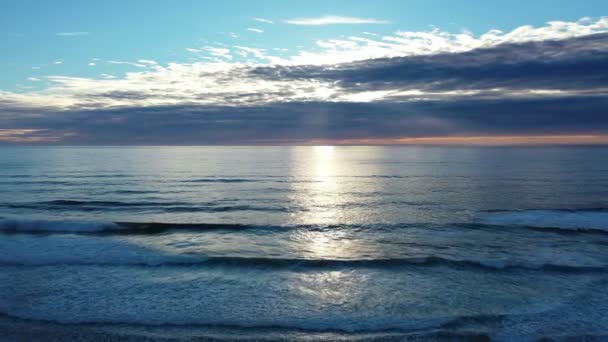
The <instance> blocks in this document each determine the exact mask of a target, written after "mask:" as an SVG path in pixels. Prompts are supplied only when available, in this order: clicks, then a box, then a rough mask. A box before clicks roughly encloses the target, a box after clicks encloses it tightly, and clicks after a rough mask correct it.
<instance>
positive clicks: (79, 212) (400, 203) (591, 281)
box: [0, 147, 608, 340]
mask: <svg viewBox="0 0 608 342" xmlns="http://www.w3.org/2000/svg"><path fill="white" fill-rule="evenodd" d="M607 194H608V148H602V147H534V148H456V147H450V148H445V147H424V148H423V147H335V148H331V147H146V148H143V147H141V148H107V147H104V148H101V147H100V148H76V147H70V148H3V149H0V231H1V233H0V269H2V272H1V273H0V311H1V313H3V314H5V315H7V316H8V317H12V318H17V319H27V320H31V321H29V322H36V321H40V322H43V321H44V322H49V323H52V322H55V323H62V324H74V325H75V326H76V325H77V326H81V325H82V326H83V327H84V326H85V325H86V324H90V323H96V324H109V325H110V326H114V325H115V326H116V327H121V329H124V327H125V324H126V325H127V326H130V327H132V328H133V329H136V328H137V327H141V326H171V327H174V328H175V327H184V329H191V330H193V331H194V330H195V329H203V328H204V329H211V328H222V327H227V328H230V329H233V330H234V329H237V328H238V329H244V330H238V329H237V330H238V331H239V332H240V333H241V334H244V335H248V334H253V332H257V333H259V332H260V331H263V332H264V334H266V335H265V336H270V335H268V334H270V333H269V332H272V331H275V330H276V331H281V332H283V331H285V329H287V330H288V331H294V333H296V332H297V334H299V335H298V336H300V335H301V334H307V333H309V334H311V336H321V335H313V334H323V333H326V332H331V333H332V334H333V333H337V334H345V335H338V336H342V337H344V336H346V338H349V337H352V336H359V337H361V336H367V335H365V334H378V333H380V334H386V335H382V336H389V335H390V336H392V337H394V336H395V334H397V336H399V334H404V335H403V336H406V335H407V336H409V335H408V334H412V333H416V334H423V335H424V334H427V333H428V334H435V335H432V336H436V334H438V333H439V334H442V333H445V334H448V335H445V336H456V335H449V334H465V335H464V336H477V335H476V334H481V335H487V336H490V337H493V338H498V339H505V340H520V339H524V338H530V339H534V338H539V337H543V336H552V337H560V336H590V335H591V336H604V335H608V320H607V319H606V318H605V315H604V313H605V312H606V310H608V297H607V295H606V294H605V287H606V283H607V282H608V251H607V249H606V247H607V246H608V210H607V209H606V208H608V206H607V205H606V195H607ZM12 318H11V319H12ZM32 324H34V323H32ZM273 329H274V330H273ZM214 336H215V335H214ZM332 336H333V335H332ZM429 336H431V335H429ZM441 336H444V335H441ZM458 336H460V335H458ZM232 337H234V336H232ZM292 337H293V336H292Z"/></svg>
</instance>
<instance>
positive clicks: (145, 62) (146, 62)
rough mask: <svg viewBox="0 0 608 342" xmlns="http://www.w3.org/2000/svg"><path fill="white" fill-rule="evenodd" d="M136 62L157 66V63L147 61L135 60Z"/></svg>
mask: <svg viewBox="0 0 608 342" xmlns="http://www.w3.org/2000/svg"><path fill="white" fill-rule="evenodd" d="M137 62H138V63H140V64H148V65H158V63H157V62H156V61H152V60H149V59H139V60H137Z"/></svg>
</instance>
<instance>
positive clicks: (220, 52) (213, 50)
mask: <svg viewBox="0 0 608 342" xmlns="http://www.w3.org/2000/svg"><path fill="white" fill-rule="evenodd" d="M204 50H206V51H207V52H209V54H210V55H211V56H215V57H220V58H223V59H227V60H231V59H232V56H231V55H230V49H226V48H218V47H209V46H208V47H205V48H204Z"/></svg>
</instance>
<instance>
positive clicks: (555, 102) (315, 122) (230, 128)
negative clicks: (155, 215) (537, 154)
mask: <svg viewBox="0 0 608 342" xmlns="http://www.w3.org/2000/svg"><path fill="white" fill-rule="evenodd" d="M606 106H608V99H607V98H606V97H590V98H588V97H578V98H574V99H572V98H568V99H562V98H551V99H512V100H501V99H488V100H481V101H479V100H462V99H454V100H449V101H431V102H411V103H386V102H380V103H365V104H361V103H333V102H290V103H274V104H265V105H255V106H213V105H210V106H200V105H198V106H193V105H178V106H153V107H145V108H142V107H136V108H133V107H120V108H114V109H89V110H78V109H70V110H66V111H53V110H40V109H38V115H37V116H31V115H26V114H24V113H27V112H28V111H27V109H26V108H19V109H16V110H14V111H11V110H10V109H8V108H7V109H6V110H5V115H4V116H3V117H2V119H0V120H1V121H0V124H2V125H3V126H5V127H6V125H12V126H13V127H16V128H19V127H24V128H25V127H27V128H29V129H45V130H47V132H48V134H49V135H52V136H61V137H62V138H61V141H62V142H63V143H67V144H269V143H270V144H277V143H281V144H299V143H310V142H314V141H336V142H340V141H346V140H350V141H351V142H356V141H363V140H366V139H368V140H369V139H372V140H373V139H376V140H378V139H407V138H419V137H471V136H473V137H475V136H513V135H517V136H539V135H540V136H561V135H570V136H572V135H606V133H608V120H606V119H605V117H604V114H605V112H604V111H605V108H606ZM5 107H6V106H5ZM581 108H584V109H585V110H584V111H582V110H581ZM41 114H43V115H41ZM68 133H69V135H66V134H68ZM385 141H386V140H385Z"/></svg>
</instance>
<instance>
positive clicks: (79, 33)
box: [55, 32, 89, 37]
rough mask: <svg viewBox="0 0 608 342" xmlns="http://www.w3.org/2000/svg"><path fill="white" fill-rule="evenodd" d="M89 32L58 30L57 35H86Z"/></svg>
mask: <svg viewBox="0 0 608 342" xmlns="http://www.w3.org/2000/svg"><path fill="white" fill-rule="evenodd" d="M87 34H89V32H58V33H55V35H56V36H62V37H72V36H85V35H87Z"/></svg>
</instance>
